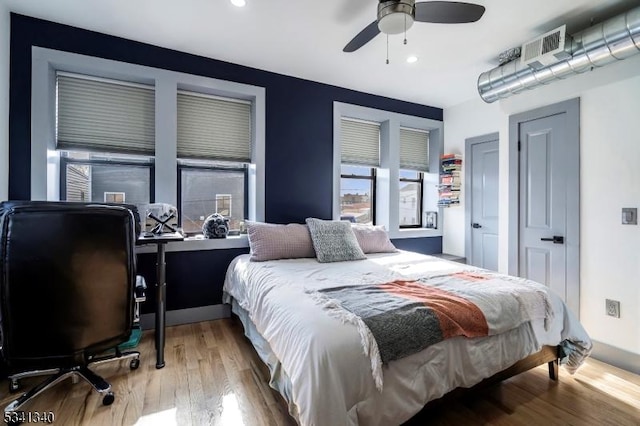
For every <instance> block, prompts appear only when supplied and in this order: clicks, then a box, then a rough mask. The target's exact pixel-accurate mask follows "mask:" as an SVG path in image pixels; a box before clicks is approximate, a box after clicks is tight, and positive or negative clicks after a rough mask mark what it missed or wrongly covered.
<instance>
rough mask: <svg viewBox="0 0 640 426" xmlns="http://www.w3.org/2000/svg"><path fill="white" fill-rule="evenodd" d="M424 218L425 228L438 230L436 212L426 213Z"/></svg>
mask: <svg viewBox="0 0 640 426" xmlns="http://www.w3.org/2000/svg"><path fill="white" fill-rule="evenodd" d="M425 216H426V219H425V228H429V229H438V212H426V213H425Z"/></svg>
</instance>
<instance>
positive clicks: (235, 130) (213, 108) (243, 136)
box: [178, 91, 251, 163]
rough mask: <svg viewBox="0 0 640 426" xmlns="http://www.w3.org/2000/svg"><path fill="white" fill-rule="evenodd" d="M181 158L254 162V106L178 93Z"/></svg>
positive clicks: (240, 101)
mask: <svg viewBox="0 0 640 426" xmlns="http://www.w3.org/2000/svg"><path fill="white" fill-rule="evenodd" d="M178 157H180V158H207V159H213V160H232V161H241V162H246V163H250V162H251V103H250V102H248V101H242V100H236V99H226V98H219V97H214V96H208V95H201V94H198V93H192V92H182V91H181V92H178Z"/></svg>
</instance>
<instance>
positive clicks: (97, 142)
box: [56, 72, 155, 204]
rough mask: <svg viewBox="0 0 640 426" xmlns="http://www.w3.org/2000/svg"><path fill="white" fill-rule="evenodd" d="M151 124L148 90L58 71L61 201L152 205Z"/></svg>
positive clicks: (152, 102)
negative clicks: (150, 203)
mask: <svg viewBox="0 0 640 426" xmlns="http://www.w3.org/2000/svg"><path fill="white" fill-rule="evenodd" d="M154 120H155V95H154V91H153V88H152V87H150V86H144V85H140V84H132V83H127V82H122V81H116V80H106V79H103V78H97V77H91V76H85V75H78V74H70V73H65V72H58V73H57V74H56V149H57V150H59V152H60V160H61V161H60V167H61V168H60V199H61V200H66V201H81V202H82V201H85V202H109V203H124V202H127V203H131V204H142V203H149V202H151V201H152V200H153V185H152V182H153V154H154V144H155V125H154ZM137 154H143V155H142V156H141V155H137Z"/></svg>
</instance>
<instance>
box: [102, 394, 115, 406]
mask: <svg viewBox="0 0 640 426" xmlns="http://www.w3.org/2000/svg"><path fill="white" fill-rule="evenodd" d="M115 399H116V397H115V395H114V394H113V392H109V393H108V394H106V395H105V396H104V398H102V405H111V404H113V401H115Z"/></svg>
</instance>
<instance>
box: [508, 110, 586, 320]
mask: <svg viewBox="0 0 640 426" xmlns="http://www.w3.org/2000/svg"><path fill="white" fill-rule="evenodd" d="M563 113H564V114H565V117H566V124H567V128H566V141H565V142H566V143H565V144H564V148H565V154H566V158H567V162H566V169H567V188H566V189H567V190H566V197H567V219H568V218H571V220H567V223H566V235H565V246H566V250H567V252H566V255H567V256H566V269H565V271H566V283H567V287H566V295H565V298H566V304H567V306H569V308H570V309H571V311H573V313H574V314H575V315H576V316H578V317H579V316H580V315H579V314H580V98H574V99H570V100H567V101H563V102H559V103H556V104H552V105H547V106H544V107H541V108H536V109H533V110H530V111H526V112H522V113H519V114H514V115H510V116H509V147H508V155H509V184H508V194H509V234H508V244H509V258H508V273H509V275H515V276H519V275H520V271H519V253H520V235H519V234H520V222H519V217H520V155H519V144H520V141H519V136H520V123H523V122H527V121H531V120H537V119H540V118H544V117H549V116H552V115H557V114H563Z"/></svg>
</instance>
